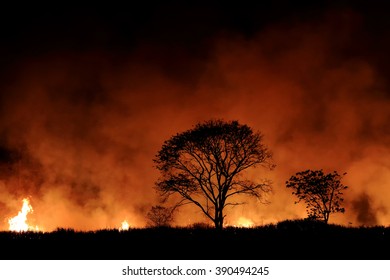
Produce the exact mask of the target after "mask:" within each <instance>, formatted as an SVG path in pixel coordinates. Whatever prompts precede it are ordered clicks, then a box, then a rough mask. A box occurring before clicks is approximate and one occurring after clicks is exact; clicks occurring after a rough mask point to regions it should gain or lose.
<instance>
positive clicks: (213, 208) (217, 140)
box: [154, 120, 273, 229]
mask: <svg viewBox="0 0 390 280" xmlns="http://www.w3.org/2000/svg"><path fill="white" fill-rule="evenodd" d="M154 162H155V163H156V168H157V169H158V170H159V171H160V173H161V177H160V178H159V179H158V180H157V182H156V189H157V191H158V192H159V193H160V194H161V196H162V197H163V198H164V200H166V199H168V197H170V196H171V195H174V194H178V195H179V197H180V198H181V200H180V202H178V204H177V205H183V204H188V203H191V204H194V205H196V206H197V207H199V208H200V209H201V211H202V212H203V213H204V214H205V215H206V216H207V217H208V218H209V219H211V220H212V222H213V223H214V225H215V227H216V228H217V229H222V228H223V222H224V218H225V214H224V210H225V208H226V207H227V206H233V205H238V204H242V202H237V201H236V200H233V199H232V197H233V196H234V197H236V196H237V195H241V194H246V195H250V196H254V197H257V198H262V197H263V195H262V194H263V193H264V192H268V191H270V190H271V182H270V181H269V180H266V179H262V180H259V181H258V182H254V181H251V180H246V179H244V178H243V177H244V176H243V175H244V173H245V171H246V170H247V169H249V168H253V167H256V166H258V165H261V166H263V167H266V168H269V169H272V168H273V163H272V156H271V153H270V152H269V150H268V148H267V147H266V146H265V145H264V143H263V135H262V134H261V133H260V132H257V133H255V132H253V131H252V129H251V128H250V127H248V126H247V125H242V124H239V123H238V121H230V122H226V121H223V120H209V121H205V122H203V123H198V124H197V125H195V127H194V128H192V129H189V130H187V131H184V132H182V133H179V134H177V135H175V136H173V137H171V138H170V139H169V140H167V141H165V142H164V144H163V146H162V148H161V150H160V151H159V152H158V153H157V155H156V157H155V159H154Z"/></svg>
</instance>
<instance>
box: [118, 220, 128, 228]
mask: <svg viewBox="0 0 390 280" xmlns="http://www.w3.org/2000/svg"><path fill="white" fill-rule="evenodd" d="M129 228H130V225H129V223H128V222H127V221H126V220H124V221H123V222H122V225H121V227H120V228H119V230H129Z"/></svg>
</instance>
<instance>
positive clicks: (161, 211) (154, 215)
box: [146, 205, 175, 227]
mask: <svg viewBox="0 0 390 280" xmlns="http://www.w3.org/2000/svg"><path fill="white" fill-rule="evenodd" d="M174 210H175V209H174V208H167V207H164V206H161V205H156V206H152V208H151V209H150V210H149V212H148V213H147V215H146V217H147V218H148V226H152V227H163V226H170V225H171V223H172V221H173V214H174Z"/></svg>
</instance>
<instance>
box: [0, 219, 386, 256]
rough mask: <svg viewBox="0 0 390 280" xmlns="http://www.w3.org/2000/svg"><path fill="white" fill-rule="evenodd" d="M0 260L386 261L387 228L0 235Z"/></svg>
mask: <svg viewBox="0 0 390 280" xmlns="http://www.w3.org/2000/svg"><path fill="white" fill-rule="evenodd" d="M0 246H1V248H2V249H1V251H0V254H1V256H0V259H3V260H6V259H12V260H21V259H34V260H35V259H36V260H46V259H58V260H84V259H90V260H121V259H123V260H134V259H145V260H148V259H150V260H152V259H162V260H164V259H165V260H174V259H183V260H184V259H189V260H191V259H194V260H195V259H196V260H202V259H221V260H224V259H226V260H235V259H239V260H241V259H253V260H257V259H259V260H285V259H288V260H290V259H292V260H345V259H351V260H376V259H390V254H389V252H388V248H389V246H390V228H387V227H359V228H352V227H342V226H337V225H325V224H322V223H318V222H307V221H285V222H281V223H279V224H277V225H268V226H263V227H257V228H226V229H224V230H223V231H222V232H218V231H215V230H214V229H211V228H202V227H192V228H190V227H189V228H148V229H130V230H128V231H118V230H99V231H93V232H77V231H74V230H72V229H57V230H56V231H53V232H50V233H41V232H24V233H11V232H0Z"/></svg>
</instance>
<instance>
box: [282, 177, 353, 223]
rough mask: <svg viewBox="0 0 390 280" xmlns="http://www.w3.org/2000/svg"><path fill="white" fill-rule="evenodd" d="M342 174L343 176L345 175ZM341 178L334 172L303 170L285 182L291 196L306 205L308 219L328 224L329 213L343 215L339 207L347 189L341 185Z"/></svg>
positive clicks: (341, 208)
mask: <svg viewBox="0 0 390 280" xmlns="http://www.w3.org/2000/svg"><path fill="white" fill-rule="evenodd" d="M345 174H346V173H344V174H343V175H345ZM341 179H342V176H341V175H339V174H338V173H337V171H334V172H332V173H328V174H325V173H324V172H323V170H322V169H320V170H305V171H302V172H298V173H296V174H295V175H293V176H291V178H290V179H289V180H288V181H287V182H286V187H287V188H292V189H293V190H294V191H293V192H292V194H294V195H296V196H297V197H298V201H296V202H295V203H299V202H300V201H304V202H305V203H306V212H307V214H308V216H309V218H313V219H322V220H323V221H324V222H325V223H328V221H329V216H330V214H331V213H337V212H340V213H344V212H345V209H344V208H343V207H341V205H342V202H343V201H344V199H343V197H342V196H343V194H344V193H343V191H344V190H345V189H347V188H348V187H347V186H345V185H343V184H342V183H341Z"/></svg>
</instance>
